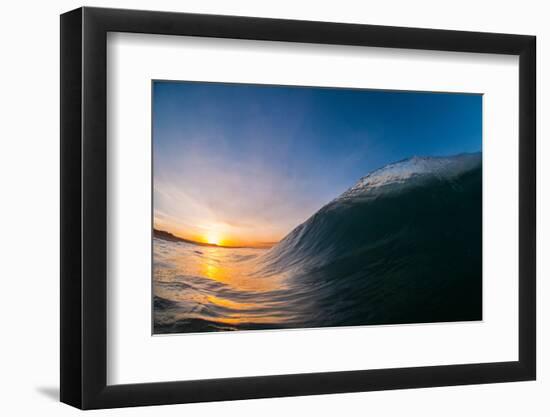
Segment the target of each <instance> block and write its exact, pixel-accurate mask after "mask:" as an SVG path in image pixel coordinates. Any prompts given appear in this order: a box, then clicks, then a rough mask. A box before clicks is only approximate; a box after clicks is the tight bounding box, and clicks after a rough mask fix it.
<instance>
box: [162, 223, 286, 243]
mask: <svg viewBox="0 0 550 417" xmlns="http://www.w3.org/2000/svg"><path fill="white" fill-rule="evenodd" d="M167 223H168V222H165V221H158V220H157V219H155V222H154V224H153V227H154V228H155V229H156V230H160V231H165V232H167V233H170V234H172V235H174V236H175V237H178V238H181V239H184V240H188V241H191V242H195V243H197V244H208V245H215V246H220V247H234V248H239V247H248V248H270V247H272V246H273V245H275V244H276V243H277V242H278V241H279V240H280V239H281V236H258V235H256V234H251V233H242V231H240V230H237V231H234V230H231V227H227V226H226V225H223V224H208V225H200V226H196V227H190V228H186V229H187V230H186V229H184V228H182V227H181V226H180V225H174V224H167Z"/></svg>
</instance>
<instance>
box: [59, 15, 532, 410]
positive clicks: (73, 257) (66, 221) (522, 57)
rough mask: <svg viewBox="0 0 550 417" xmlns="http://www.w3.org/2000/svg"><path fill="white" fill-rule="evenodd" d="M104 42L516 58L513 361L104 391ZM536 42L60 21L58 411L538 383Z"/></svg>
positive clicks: (257, 23) (363, 29)
mask: <svg viewBox="0 0 550 417" xmlns="http://www.w3.org/2000/svg"><path fill="white" fill-rule="evenodd" d="M108 32H132V33H147V34H163V35H175V36H178V35H186V36H199V37H216V38H235V39H254V40H267V41H286V42H306V43H318V44H335V45H358V46H371V47H383V48H405V49H421V50H440V51H457V52H478V53H491V54H508V55H517V56H519V132H518V133H519V155H518V158H519V293H518V298H519V360H518V361H513V362H496V363H476V364H466V365H453V364H450V365H445V366H423V367H410V368H396V369H375V370H357V371H343V372H326V373H310V374H293V375H274V376H255V377H239V378H225V379H210V380H198V381H174V382H162V383H142V384H127V385H111V386H110V385H107V383H106V381H107V378H106V376H107V303H106V300H107V284H106V282H107V272H106V270H107V268H106V267H107V259H106V258H107V252H106V246H107V129H106V128H107V111H106V93H107V87H106V86H107V72H106V46H107V42H106V39H107V33H108ZM535 45H536V38H535V37H534V36H524V35H509V34H494V33H479V32H461V31H448V30H432V29H415V28H403V27H387V26H371V25H358V24H341V23H325V22H312V21H294V20H279V19H265V18H251V17H233V16H217V15H200V14H186V13H171V12H153V11H137V10H120V9H103V8H88V7H84V8H79V9H77V10H73V11H71V12H68V13H65V14H63V15H61V54H60V56H61V310H60V314H61V401H62V402H64V403H67V404H70V405H72V406H75V407H78V408H82V409H95V408H112V407H124V406H143V405H156V404H174V403H191V402H201V401H219V400H238V399H249V398H265V397H283V396H298V395H313V394H328V393H343V392H357V391H376V390H388V389H401V388H421V387H434V386H448V385H463V384H481V383H495V382H507V381H525V380H534V379H535V377H536V314H535V313H536V303H535V301H536V294H535V293H536V284H535V270H536V268H535V248H536V216H535V215H536V146H535V134H536V131H535V122H536V120H535V106H536V91H535V87H536V81H535V79H536V77H535V75H536V74H535V67H536V65H535V61H536V57H535V53H536V52H535V50H536V47H535Z"/></svg>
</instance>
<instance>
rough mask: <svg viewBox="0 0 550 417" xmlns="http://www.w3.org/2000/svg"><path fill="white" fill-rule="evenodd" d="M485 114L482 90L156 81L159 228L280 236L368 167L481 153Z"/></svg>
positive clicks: (216, 238) (241, 239) (199, 236)
mask: <svg viewBox="0 0 550 417" xmlns="http://www.w3.org/2000/svg"><path fill="white" fill-rule="evenodd" d="M481 119H482V96H480V95H471V94H447V93H417V92H395V91H383V90H358V89H355V90H354V89H336V88H309V87H281V86H261V85H247V84H223V83H200V82H172V81H154V82H153V158H154V174H153V175H154V177H153V188H154V195H153V198H154V203H153V204H154V223H155V227H156V228H159V229H162V230H167V231H169V232H172V233H174V234H176V235H178V236H181V237H184V238H188V239H193V240H198V241H203V242H208V241H209V242H213V243H218V244H223V245H255V244H258V243H261V242H274V241H278V240H280V239H281V238H283V237H284V236H285V235H286V234H287V233H288V232H290V231H291V230H292V229H293V228H294V227H295V226H297V225H298V224H300V223H302V222H303V221H304V220H306V219H307V218H308V217H309V216H311V215H312V214H313V213H315V212H316V211H317V210H318V209H319V208H321V207H322V206H323V205H324V204H326V203H327V202H329V201H330V200H332V199H333V198H335V197H337V196H338V195H340V194H341V193H342V192H344V191H345V190H346V189H348V188H349V187H351V186H353V185H354V184H355V183H356V182H357V180H358V179H359V178H361V177H362V176H364V175H366V174H367V173H369V172H370V171H372V170H374V169H376V168H379V167H382V166H384V165H386V164H388V163H391V162H395V161H398V160H401V159H404V158H407V157H410V156H414V155H417V156H428V155H431V156H444V155H453V154H458V153H462V152H478V151H481V136H482V120H481Z"/></svg>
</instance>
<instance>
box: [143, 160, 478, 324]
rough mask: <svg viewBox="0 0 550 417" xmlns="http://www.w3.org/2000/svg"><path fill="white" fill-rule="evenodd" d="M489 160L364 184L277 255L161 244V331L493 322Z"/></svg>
mask: <svg viewBox="0 0 550 417" xmlns="http://www.w3.org/2000/svg"><path fill="white" fill-rule="evenodd" d="M481 185H482V170H481V155H480V154H466V155H460V156H457V157H453V158H411V159H409V160H406V161H401V162H398V163H396V164H392V165H390V166H388V167H385V168H383V169H381V170H378V171H375V172H373V173H371V174H369V175H367V176H366V177H364V178H362V179H361V180H360V181H359V182H358V183H357V184H356V185H354V186H353V187H351V188H350V189H349V190H348V191H346V192H345V193H343V194H342V195H341V196H340V197H338V198H336V199H335V200H333V201H331V202H329V203H328V204H326V205H325V206H324V207H322V208H320V210H319V211H317V212H316V213H315V214H314V215H313V216H311V217H310V218H309V219H308V220H306V221H305V222H304V223H302V224H301V225H299V226H297V227H296V228H295V229H294V230H292V231H291V232H290V233H289V234H288V235H287V236H286V237H285V238H284V239H283V240H281V241H280V242H279V243H278V244H277V245H275V246H274V247H272V248H270V249H249V248H222V247H211V246H198V245H194V244H192V243H187V242H174V241H169V240H163V239H159V238H155V239H154V242H153V255H154V264H153V265H154V266H153V292H154V300H153V315H154V333H156V334H163V333H188V332H204V331H225V330H254V329H284V328H311V327H333V326H355V325H376V324H403V323H426V322H450V321H471V320H481V319H482V193H481V189H482V186H481Z"/></svg>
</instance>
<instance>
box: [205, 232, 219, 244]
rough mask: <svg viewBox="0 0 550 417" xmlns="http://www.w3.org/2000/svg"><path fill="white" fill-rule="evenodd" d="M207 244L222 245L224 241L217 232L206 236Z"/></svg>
mask: <svg viewBox="0 0 550 417" xmlns="http://www.w3.org/2000/svg"><path fill="white" fill-rule="evenodd" d="M205 238H206V243H209V244H211V245H221V243H222V239H221V236H220V235H219V233H216V232H210V233H208V234H207V235H206V237H205Z"/></svg>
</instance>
